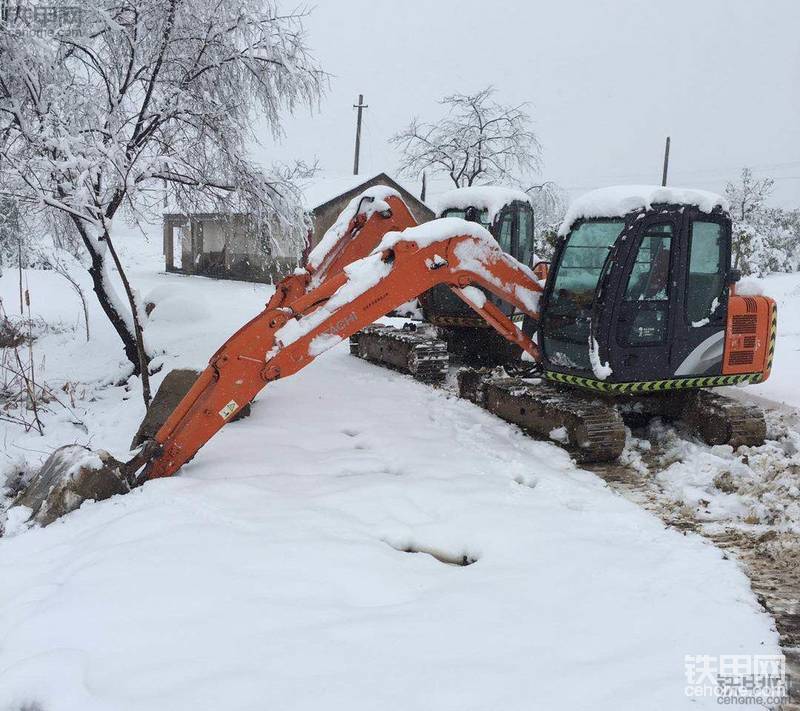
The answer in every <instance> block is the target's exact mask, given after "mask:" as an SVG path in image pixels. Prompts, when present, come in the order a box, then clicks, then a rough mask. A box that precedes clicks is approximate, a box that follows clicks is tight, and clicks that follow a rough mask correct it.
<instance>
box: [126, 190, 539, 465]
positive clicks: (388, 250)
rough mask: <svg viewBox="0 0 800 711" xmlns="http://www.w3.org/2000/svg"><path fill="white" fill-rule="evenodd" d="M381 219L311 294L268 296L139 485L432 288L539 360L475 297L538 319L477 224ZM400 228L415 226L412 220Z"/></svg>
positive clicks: (299, 280)
mask: <svg viewBox="0 0 800 711" xmlns="http://www.w3.org/2000/svg"><path fill="white" fill-rule="evenodd" d="M398 202H401V201H399V200H398ZM401 204H402V203H401ZM403 208H405V206H404V205H403ZM391 212H393V213H394V211H391ZM406 213H407V210H406ZM394 214H399V213H394ZM389 217H390V216H389V215H387V214H386V211H383V214H381V213H373V214H372V215H371V216H370V217H369V219H367V220H366V222H365V223H364V224H363V225H362V226H361V227H359V228H358V229H359V230H362V231H363V230H367V234H368V235H369V241H370V242H373V243H374V242H377V241H378V240H380V244H378V245H377V246H376V247H374V248H373V250H372V251H371V253H369V254H367V256H364V257H362V258H360V259H356V260H355V261H352V262H350V263H348V264H347V265H346V266H343V268H342V269H341V270H338V271H335V273H332V274H330V275H329V276H327V278H325V279H323V280H320V283H319V284H318V285H316V286H314V283H313V281H312V280H314V275H313V274H309V273H306V274H299V275H296V277H295V276H293V277H289V280H293V281H294V283H291V281H290V283H289V285H288V288H286V289H284V290H283V292H282V293H281V294H280V295H279V294H278V292H277V291H276V296H274V297H273V298H272V299H271V300H270V302H269V303H268V304H267V307H266V308H265V309H264V311H263V312H261V313H260V314H259V315H258V316H256V317H255V318H254V319H252V320H251V321H250V322H249V323H247V324H245V325H244V326H243V327H242V328H240V329H239V330H238V331H237V332H236V333H235V334H234V335H233V336H231V338H230V339H228V341H227V342H226V343H225V344H224V345H223V346H222V347H221V348H220V349H219V350H218V351H217V352H216V353H215V354H214V355H213V357H212V358H211V360H210V362H209V365H208V367H207V368H206V369H205V371H203V373H201V375H200V377H199V378H198V379H197V381H196V382H195V384H194V386H193V387H192V388H191V390H190V391H189V392H188V393H187V395H186V396H185V397H184V398H183V400H182V401H181V402H180V403H179V405H178V407H177V408H176V409H175V410H174V412H173V413H172V414H171V415H170V417H169V418H168V419H167V421H166V422H165V423H164V425H163V426H162V427H161V429H159V431H158V432H157V433H156V436H155V441H154V442H153V443H150V445H149V446H148V447H147V450H148V451H149V452H150V453H151V454H150V457H151V458H150V461H149V463H148V464H147V465H146V466H145V469H144V471H143V474H142V478H146V479H147V478H155V477H163V476H170V475H172V474H174V473H175V472H176V471H177V470H178V469H179V468H180V467H181V466H182V465H183V464H185V463H186V462H187V461H189V460H190V459H191V458H192V457H193V456H194V455H195V454H196V453H197V451H198V450H199V449H200V448H201V447H202V446H203V445H204V444H205V443H206V442H207V441H208V440H209V439H210V438H211V437H213V436H214V434H215V433H216V432H217V431H218V430H220V429H221V428H222V427H223V426H224V425H225V423H226V422H228V421H230V419H231V417H233V416H234V415H235V414H236V413H237V412H238V411H239V410H240V409H241V408H242V407H244V406H245V405H247V404H248V403H249V402H251V401H252V399H253V398H254V397H255V396H256V394H257V393H258V392H259V391H260V390H261V389H262V388H264V387H265V386H266V385H267V384H268V383H270V382H272V381H274V380H278V379H279V378H285V377H288V376H290V375H292V374H294V373H296V372H297V371H298V370H300V369H302V368H304V367H305V366H306V365H308V364H309V363H310V362H311V361H312V360H314V358H316V357H317V356H318V355H320V354H321V353H323V352H325V351H326V350H328V349H329V348H332V347H333V346H335V345H336V344H338V343H340V342H341V341H342V340H344V339H346V338H348V337H349V336H350V335H352V334H353V333H355V332H357V331H359V330H360V329H361V328H363V327H365V326H367V325H369V324H371V323H373V322H374V321H375V320H376V319H378V318H380V317H381V316H384V315H386V314H387V313H389V312H390V311H392V310H393V309H395V308H397V307H398V306H400V305H401V304H403V303H405V302H407V301H409V300H411V299H413V298H415V297H417V296H419V295H420V294H422V293H423V292H425V291H427V290H428V289H430V288H431V287H434V286H436V285H438V284H446V285H448V286H449V287H450V288H451V289H452V290H453V291H454V292H455V293H456V294H457V295H458V296H459V297H460V298H462V299H463V300H464V301H465V302H466V303H467V304H468V305H469V306H470V307H472V308H473V309H474V310H475V311H476V312H477V313H479V314H480V315H481V316H483V317H484V318H485V319H486V320H487V321H488V322H489V323H490V324H491V325H492V326H493V327H494V328H495V329H497V330H498V331H499V332H500V333H501V334H502V335H503V336H505V337H506V338H508V339H509V340H511V341H513V342H515V343H517V344H518V345H519V346H521V347H522V348H523V349H524V350H526V351H527V352H528V353H529V354H530V355H531V356H532V357H533V358H534V359H536V360H539V350H538V347H537V346H536V344H535V343H533V342H532V341H531V340H530V339H529V338H528V337H527V336H526V335H525V334H524V333H522V331H520V330H519V329H518V328H517V327H516V326H515V325H514V324H513V322H512V321H511V320H510V319H509V318H508V317H506V316H505V315H504V314H503V313H502V312H501V311H500V310H499V309H498V308H497V307H495V306H494V305H493V304H492V303H491V302H490V301H488V300H487V299H486V298H485V294H484V293H483V292H482V291H481V290H480V289H476V288H475V287H476V286H479V287H483V288H484V289H486V290H488V291H490V292H492V293H493V294H496V295H497V296H498V297H500V298H501V299H502V300H504V301H507V302H509V303H512V304H514V305H515V306H516V307H517V308H518V309H520V310H521V311H523V312H524V313H526V314H528V315H529V316H531V317H532V318H537V317H538V313H537V311H538V308H537V304H538V296H539V294H540V293H541V291H542V285H541V283H540V282H539V281H538V280H537V279H536V277H535V276H534V275H533V273H532V272H531V270H530V269H528V268H527V267H525V266H523V265H522V264H520V263H519V262H517V261H516V260H514V259H513V258H511V257H509V256H508V255H507V254H505V253H504V252H503V251H502V250H501V249H500V247H499V246H498V244H497V243H496V242H495V241H494V239H493V238H492V237H491V235H490V234H489V233H488V232H487V231H486V230H485V229H484V228H482V227H481V226H480V225H477V224H475V223H471V222H465V221H463V220H459V219H455V218H445V219H441V220H435V221H433V222H430V223H427V224H424V225H421V226H418V227H409V228H407V229H405V230H403V231H402V232H399V231H387V228H390V227H391V226H393V225H391V224H390V223H391V222H392V220H390V219H389ZM354 219H355V218H354ZM399 219H401V220H402V221H408V220H410V221H412V222H413V218H410V215H403V216H402V217H401V218H399ZM350 226H351V227H352V226H353V224H352V222H351V225H350ZM365 237H366V236H365ZM381 238H382V239H381ZM364 241H367V240H366V239H365V240H363V241H362V243H361V245H360V246H359V248H360V249H364V246H363V242H364ZM346 248H347V245H346V244H345V245H343V249H342V250H341V251H340V252H339V255H338V257H339V258H342V257H344V254H343V252H344V251H345V249H346ZM334 261H337V260H336V258H334ZM314 281H316V280H314ZM284 284H286V282H284ZM279 291H280V290H279Z"/></svg>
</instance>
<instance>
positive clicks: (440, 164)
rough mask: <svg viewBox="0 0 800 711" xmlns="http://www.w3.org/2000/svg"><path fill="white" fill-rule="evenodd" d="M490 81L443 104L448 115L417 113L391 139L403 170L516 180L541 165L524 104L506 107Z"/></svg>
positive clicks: (459, 180)
mask: <svg viewBox="0 0 800 711" xmlns="http://www.w3.org/2000/svg"><path fill="white" fill-rule="evenodd" d="M494 93H495V90H494V88H493V87H491V86H489V87H486V88H485V89H482V90H481V91H479V92H477V93H475V94H453V95H451V96H446V97H445V98H443V99H442V100H441V101H440V102H439V103H440V104H441V105H442V106H444V107H445V108H446V114H445V116H444V117H443V118H442V119H441V120H439V121H435V122H432V123H426V122H424V121H421V120H420V119H418V118H416V117H415V118H414V119H412V121H411V123H410V124H409V125H408V126H407V127H406V128H404V129H403V130H402V131H400V132H399V133H397V134H396V135H395V136H393V137H392V138H391V142H392V143H393V144H394V145H395V146H397V147H398V148H399V149H400V151H401V154H402V159H401V163H400V170H401V172H403V173H405V174H406V175H411V176H414V177H416V176H417V175H419V174H420V173H421V172H422V171H423V170H426V169H427V170H430V171H432V172H439V173H446V174H447V175H448V176H449V177H450V179H451V180H452V181H453V183H454V184H455V185H456V187H462V186H465V185H476V184H481V183H489V182H499V183H515V184H518V183H519V182H520V180H522V179H523V178H525V177H527V176H529V175H530V174H532V173H534V172H535V171H536V170H538V169H539V167H540V166H541V145H540V144H539V140H538V138H537V136H536V134H535V133H534V131H533V130H532V128H531V119H530V116H529V115H528V113H527V112H526V110H525V105H524V104H523V105H519V106H507V105H503V104H499V103H497V102H496V101H494V99H493V98H492V97H493V96H494Z"/></svg>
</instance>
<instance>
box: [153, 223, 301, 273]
mask: <svg viewBox="0 0 800 711" xmlns="http://www.w3.org/2000/svg"><path fill="white" fill-rule="evenodd" d="M163 217H164V257H165V261H166V268H167V271H168V272H178V273H181V274H200V275H202V276H209V277H215V278H217V279H242V280H245V281H257V282H267V283H274V282H276V281H279V280H280V279H281V278H282V277H284V276H286V275H287V274H289V273H290V272H291V271H292V270H293V269H295V268H296V267H297V265H298V263H299V260H300V255H299V254H296V253H295V249H293V247H292V246H291V245H290V244H289V243H288V242H287V243H286V244H285V245H283V244H282V242H281V240H280V238H279V237H278V238H275V237H273V238H272V239H269V238H267V237H266V235H263V234H261V233H259V231H258V230H256V229H255V228H254V226H253V223H252V220H251V219H250V217H249V216H248V215H245V214H237V215H225V214H222V213H219V212H205V213H193V214H191V215H185V214H181V213H178V212H165V213H164V216H163Z"/></svg>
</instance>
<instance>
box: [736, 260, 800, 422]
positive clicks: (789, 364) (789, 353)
mask: <svg viewBox="0 0 800 711" xmlns="http://www.w3.org/2000/svg"><path fill="white" fill-rule="evenodd" d="M754 283H755V285H756V288H757V289H760V290H761V291H763V293H764V294H766V295H767V296H771V297H772V298H773V299H775V301H776V303H777V306H778V337H777V342H776V344H775V358H774V361H773V364H772V374H771V375H770V377H769V379H767V380H766V382H763V383H759V384H757V385H751V386H748V387H747V388H746V392H748V393H753V394H756V395H759V396H761V397H764V398H767V399H769V400H771V401H773V402H779V403H785V404H787V405H791V406H793V407H800V378H798V365H797V364H798V362H800V274H772V275H770V276H767V277H764V278H762V279H758V280H754ZM736 291H737V293H741V292H740V291H739V288H738V284H737V288H736Z"/></svg>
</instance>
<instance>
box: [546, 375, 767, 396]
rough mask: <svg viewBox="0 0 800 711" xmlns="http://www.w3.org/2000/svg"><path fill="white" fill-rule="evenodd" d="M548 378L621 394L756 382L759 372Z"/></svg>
mask: <svg viewBox="0 0 800 711" xmlns="http://www.w3.org/2000/svg"><path fill="white" fill-rule="evenodd" d="M545 377H546V378H547V379H548V380H554V381H555V382H557V383H564V384H566V385H574V386H576V387H579V388H586V389H588V390H595V391H597V392H601V393H611V394H615V395H623V394H627V393H655V392H662V391H664V390H691V389H693V388H714V387H719V386H721V385H738V384H740V383H752V382H758V380H754V378H758V379H759V380H760V379H761V373H744V374H740V375H708V376H703V377H697V378H671V379H669V380H639V381H635V382H627V383H607V382H605V381H603V380H595V379H593V378H584V377H581V376H579V375H568V374H567V373H556V372H555V371H552V370H548V371H545Z"/></svg>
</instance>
